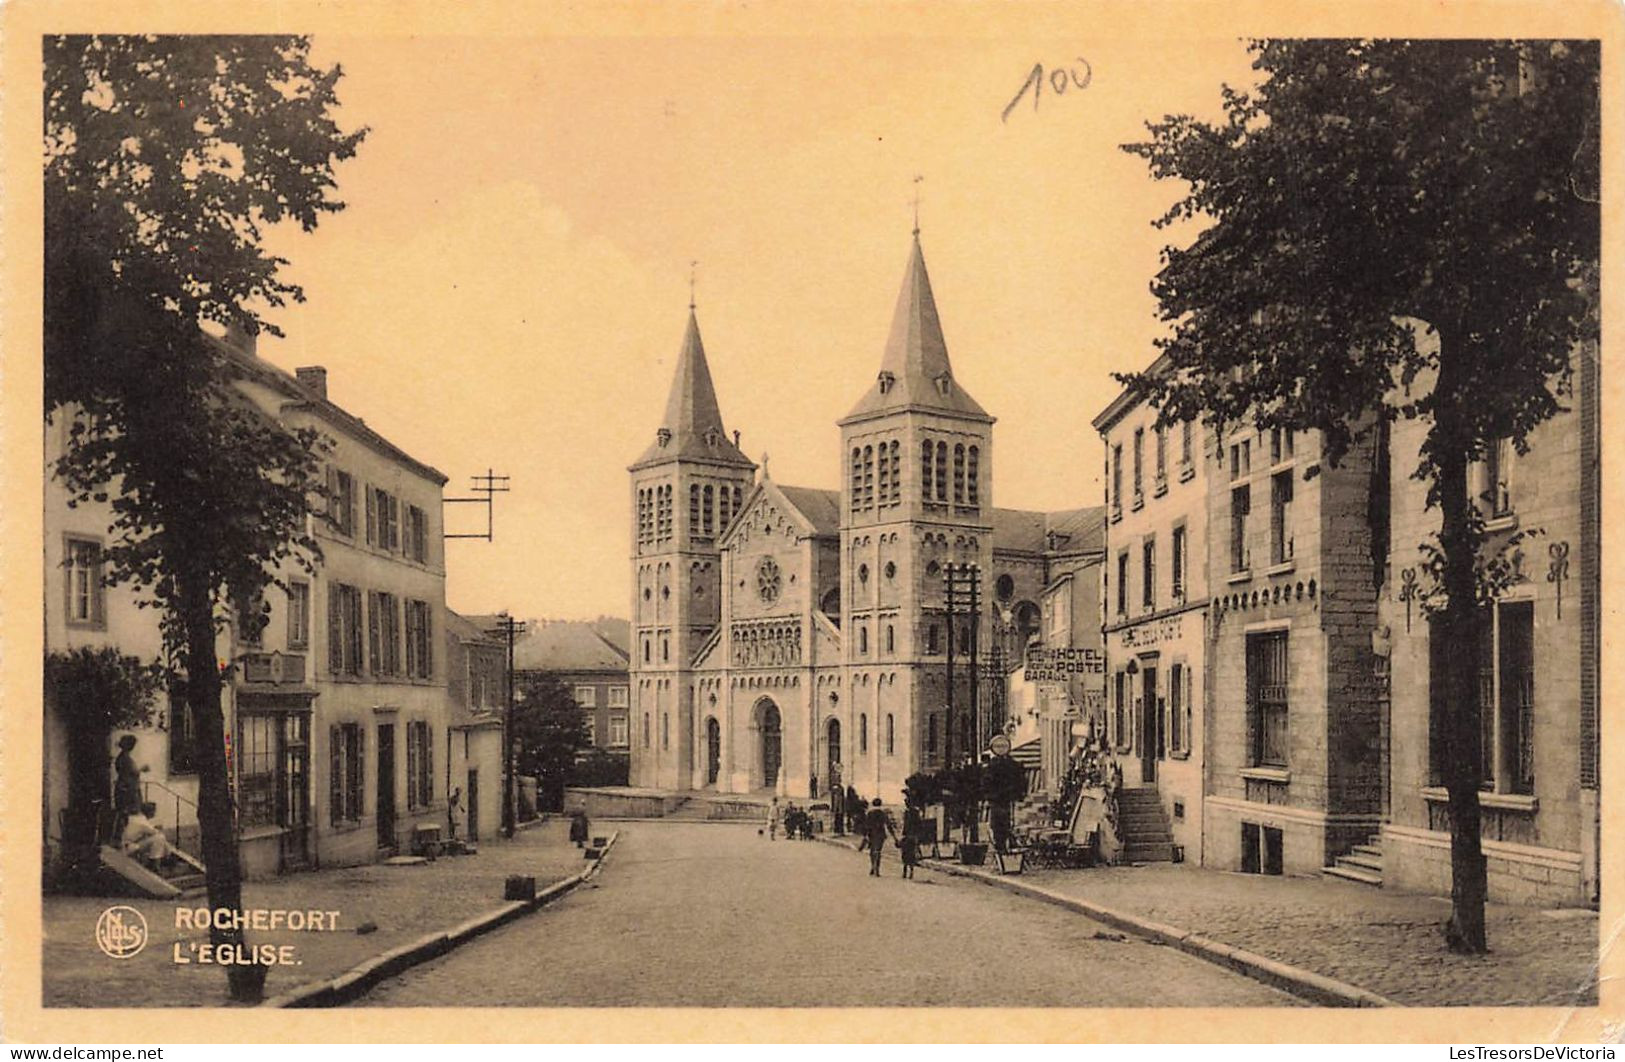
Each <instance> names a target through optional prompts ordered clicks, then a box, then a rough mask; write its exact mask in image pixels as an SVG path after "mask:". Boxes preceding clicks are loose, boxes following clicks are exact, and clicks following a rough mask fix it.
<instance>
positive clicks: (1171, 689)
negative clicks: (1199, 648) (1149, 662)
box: [1168, 664, 1185, 756]
mask: <svg viewBox="0 0 1625 1062" xmlns="http://www.w3.org/2000/svg"><path fill="white" fill-rule="evenodd" d="M1168 752H1169V754H1170V755H1173V756H1180V755H1183V754H1184V752H1185V667H1184V665H1182V664H1174V665H1172V666H1171V667H1169V668H1168Z"/></svg>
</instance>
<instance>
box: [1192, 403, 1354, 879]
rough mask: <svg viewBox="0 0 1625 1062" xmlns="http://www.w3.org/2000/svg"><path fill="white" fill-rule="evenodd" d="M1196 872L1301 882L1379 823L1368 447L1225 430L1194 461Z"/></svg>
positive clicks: (1308, 436) (1308, 435)
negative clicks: (1200, 798)
mask: <svg viewBox="0 0 1625 1062" xmlns="http://www.w3.org/2000/svg"><path fill="white" fill-rule="evenodd" d="M1206 460H1207V462H1208V469H1207V499H1208V502H1207V505H1208V535H1207V565H1208V577H1207V578H1208V589H1209V607H1208V614H1209V626H1210V630H1211V635H1210V639H1211V640H1210V644H1209V646H1208V669H1207V682H1208V700H1207V711H1208V730H1207V746H1206V768H1207V779H1208V781H1207V790H1206V797H1205V800H1204V804H1205V807H1204V822H1205V837H1204V840H1203V861H1204V862H1205V863H1206V864H1207V865H1209V866H1215V867H1220V868H1223V869H1230V870H1243V871H1253V872H1261V873H1283V872H1285V873H1289V874H1291V873H1308V872H1317V871H1319V870H1320V869H1321V868H1322V867H1324V866H1326V865H1327V864H1328V863H1330V862H1332V860H1333V859H1334V858H1335V857H1337V856H1339V855H1342V854H1344V853H1346V852H1348V851H1350V850H1351V849H1352V848H1353V847H1354V846H1355V845H1356V844H1360V843H1362V842H1365V841H1367V840H1368V839H1370V838H1371V837H1372V836H1374V835H1375V834H1376V833H1377V832H1378V829H1379V827H1380V823H1381V813H1382V807H1381V785H1380V782H1379V777H1380V765H1381V740H1380V737H1381V735H1380V716H1381V707H1380V703H1379V700H1380V698H1379V692H1380V691H1379V684H1378V681H1377V677H1376V673H1375V661H1376V656H1375V653H1374V651H1373V646H1372V638H1371V633H1372V630H1373V629H1374V627H1375V625H1376V611H1377V586H1378V583H1379V581H1380V574H1381V573H1380V561H1378V560H1375V559H1374V557H1373V553H1374V548H1373V537H1372V531H1371V522H1370V519H1369V515H1368V513H1369V506H1370V502H1371V497H1372V486H1373V476H1374V474H1375V473H1374V469H1373V447H1372V445H1371V444H1370V442H1369V441H1368V442H1367V443H1366V444H1365V445H1363V446H1358V447H1356V448H1355V449H1354V451H1352V452H1351V453H1349V454H1348V455H1346V457H1345V458H1344V459H1343V460H1342V461H1341V462H1340V463H1339V464H1338V466H1337V467H1335V468H1334V467H1331V466H1330V465H1327V464H1325V463H1324V462H1323V461H1322V455H1321V448H1320V440H1319V436H1318V433H1314V432H1301V433H1291V432H1286V431H1281V430H1272V431H1261V430H1259V429H1257V428H1255V427H1254V426H1252V425H1250V424H1238V425H1233V426H1231V427H1230V428H1229V430H1228V431H1226V432H1225V434H1224V435H1223V436H1221V437H1219V438H1218V439H1217V440H1216V441H1215V442H1214V444H1213V445H1212V447H1211V449H1209V450H1208V452H1207V456H1206Z"/></svg>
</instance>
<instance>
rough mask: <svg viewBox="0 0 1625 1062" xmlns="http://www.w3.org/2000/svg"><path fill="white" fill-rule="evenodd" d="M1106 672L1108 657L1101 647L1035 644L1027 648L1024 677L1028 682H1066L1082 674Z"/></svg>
mask: <svg viewBox="0 0 1625 1062" xmlns="http://www.w3.org/2000/svg"><path fill="white" fill-rule="evenodd" d="M1105 673H1106V658H1105V657H1104V656H1103V655H1102V654H1101V652H1100V650H1099V649H1087V648H1072V647H1070V646H1067V647H1062V648H1058V649H1046V648H1043V647H1041V646H1033V647H1031V648H1029V649H1028V650H1027V661H1026V666H1025V667H1024V669H1023V671H1022V678H1024V679H1026V680H1027V681H1028V682H1065V681H1067V680H1068V679H1071V678H1076V677H1077V676H1080V675H1104V674H1105Z"/></svg>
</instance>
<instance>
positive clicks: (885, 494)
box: [879, 443, 891, 505]
mask: <svg viewBox="0 0 1625 1062" xmlns="http://www.w3.org/2000/svg"><path fill="white" fill-rule="evenodd" d="M887 447H888V444H887V443H881V444H880V473H879V474H880V504H881V505H885V504H886V503H887V502H889V501H890V500H891V461H890V460H889V459H888V458H887V456H886V455H887V452H888V451H887Z"/></svg>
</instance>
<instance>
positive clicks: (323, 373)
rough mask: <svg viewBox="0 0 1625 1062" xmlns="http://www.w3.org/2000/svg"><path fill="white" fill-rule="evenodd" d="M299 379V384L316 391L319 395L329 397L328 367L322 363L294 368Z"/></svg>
mask: <svg viewBox="0 0 1625 1062" xmlns="http://www.w3.org/2000/svg"><path fill="white" fill-rule="evenodd" d="M293 374H294V376H295V377H297V378H298V380H299V385H300V386H301V387H303V388H304V389H305V390H307V391H314V392H316V395H317V397H319V398H323V399H325V398H327V368H326V366H322V365H304V366H301V367H300V368H297V369H295V370H293Z"/></svg>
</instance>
